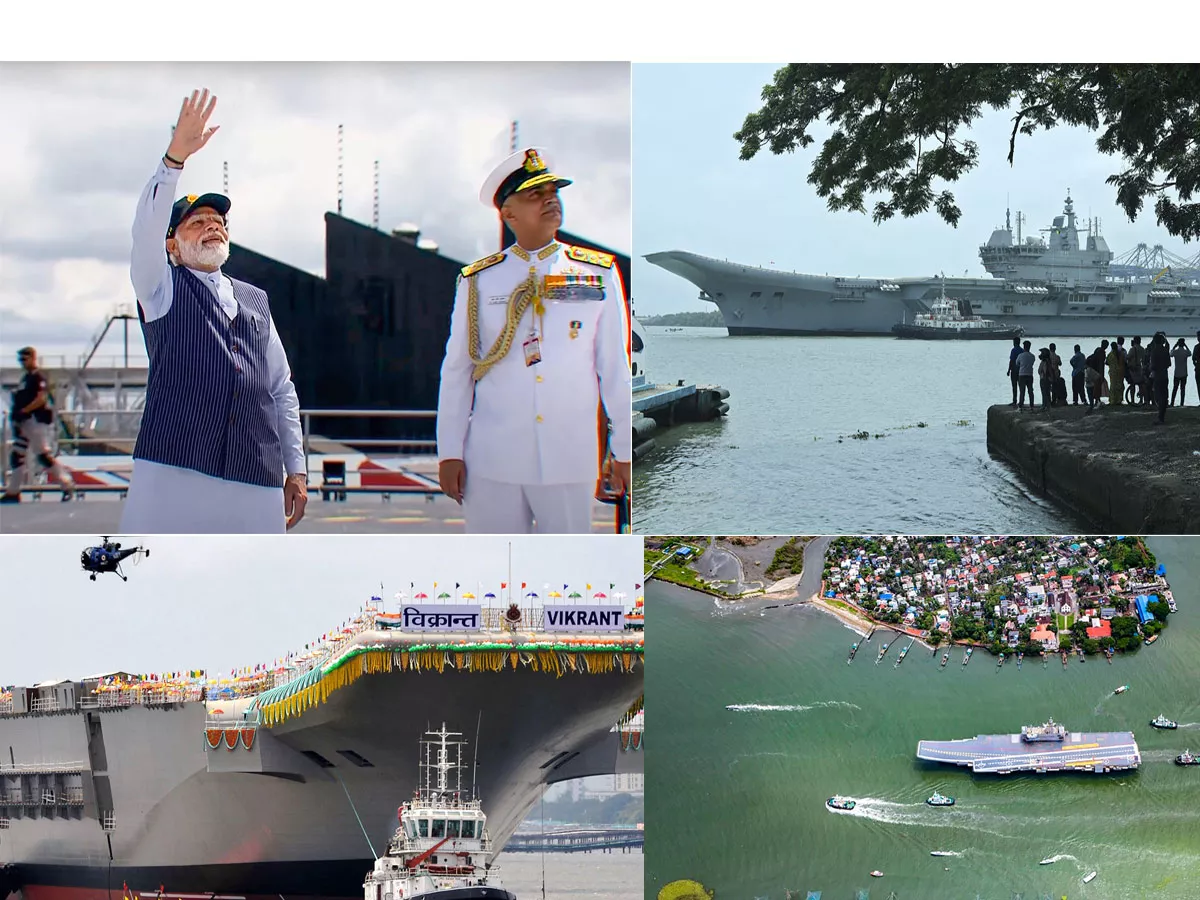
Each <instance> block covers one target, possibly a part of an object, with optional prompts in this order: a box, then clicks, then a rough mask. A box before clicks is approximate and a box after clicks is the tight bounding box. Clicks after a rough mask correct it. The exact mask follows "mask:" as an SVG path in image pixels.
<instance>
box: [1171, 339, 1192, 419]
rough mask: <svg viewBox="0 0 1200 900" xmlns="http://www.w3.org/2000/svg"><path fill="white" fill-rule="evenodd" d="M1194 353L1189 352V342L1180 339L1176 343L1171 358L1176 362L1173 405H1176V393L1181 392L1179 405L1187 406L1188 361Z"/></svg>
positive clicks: (1172, 396) (1172, 393)
mask: <svg viewBox="0 0 1200 900" xmlns="http://www.w3.org/2000/svg"><path fill="white" fill-rule="evenodd" d="M1191 356H1192V351H1190V350H1188V346H1187V341H1185V340H1184V339H1183V338H1180V339H1179V340H1177V341H1176V342H1175V349H1174V350H1172V351H1171V357H1172V358H1173V359H1174V360H1175V386H1174V387H1172V388H1171V405H1172V406H1174V405H1175V392H1176V391H1178V392H1179V405H1180V406H1187V379H1188V360H1189V359H1191Z"/></svg>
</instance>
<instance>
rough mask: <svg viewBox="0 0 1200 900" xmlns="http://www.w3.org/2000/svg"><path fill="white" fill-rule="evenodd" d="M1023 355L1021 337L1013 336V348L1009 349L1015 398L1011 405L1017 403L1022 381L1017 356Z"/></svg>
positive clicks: (1010, 378) (1010, 376)
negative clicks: (1018, 390)
mask: <svg viewBox="0 0 1200 900" xmlns="http://www.w3.org/2000/svg"><path fill="white" fill-rule="evenodd" d="M1020 355H1021V339H1020V338H1019V337H1015V338H1013V345H1012V349H1010V350H1009V351H1008V380H1009V381H1011V382H1012V391H1013V399H1012V403H1011V404H1010V405H1011V406H1016V405H1017V388H1018V386H1019V385H1020V381H1019V380H1018V376H1017V357H1018V356H1020Z"/></svg>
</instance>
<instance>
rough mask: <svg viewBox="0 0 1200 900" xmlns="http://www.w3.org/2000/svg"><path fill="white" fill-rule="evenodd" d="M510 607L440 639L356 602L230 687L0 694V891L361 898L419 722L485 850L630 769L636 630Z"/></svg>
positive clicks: (118, 684)
mask: <svg viewBox="0 0 1200 900" xmlns="http://www.w3.org/2000/svg"><path fill="white" fill-rule="evenodd" d="M514 609H515V608H514ZM514 609H510V610H508V611H507V612H506V611H505V610H503V609H500V610H491V611H485V612H491V613H494V614H495V615H494V616H493V617H492V619H491V620H488V619H487V618H486V616H485V618H484V619H483V620H481V627H480V630H478V631H476V632H470V631H462V630H459V631H455V632H452V633H450V632H448V633H444V634H442V633H438V634H429V633H416V634H414V633H410V632H403V631H400V630H398V628H397V627H396V624H395V622H394V621H392V620H389V619H388V618H387V617H386V616H380V615H376V614H373V613H371V612H369V611H368V612H367V613H364V614H363V615H362V616H360V617H359V618H358V619H356V620H354V621H353V622H352V624H351V627H349V628H347V629H345V630H344V631H342V632H340V633H339V634H337V635H330V636H329V641H328V642H327V644H328V646H327V647H325V646H324V645H323V648H322V649H320V650H318V651H312V652H309V653H306V654H303V655H302V656H299V657H297V658H291V657H289V659H288V660H287V661H286V664H285V665H283V666H282V667H277V668H275V669H274V670H271V669H270V668H269V667H263V668H256V669H255V670H254V671H253V674H252V675H251V674H249V673H247V674H244V675H243V676H242V677H241V678H240V679H237V680H235V681H234V683H233V684H228V683H226V682H227V681H228V680H226V681H223V682H212V681H208V682H203V683H201V682H198V681H197V680H196V679H194V678H189V677H187V676H192V675H197V674H199V673H187V676H183V677H182V678H181V679H180V680H178V681H176V680H172V679H163V680H147V679H145V678H142V677H140V676H130V675H127V674H124V673H109V674H107V675H104V676H97V677H94V678H90V679H82V680H79V681H61V682H52V683H51V682H47V683H44V684H40V685H36V686H34V687H32V688H22V687H16V688H13V689H12V690H11V691H9V692H8V699H7V700H6V701H5V702H4V703H3V705H0V894H3V895H7V894H8V891H9V890H18V891H19V892H20V894H21V895H23V897H24V900H121V898H122V896H123V892H124V889H125V885H128V888H129V891H130V893H131V895H135V896H136V895H140V897H141V898H142V900H149V898H151V897H154V898H158V900H232V898H237V900H268V898H269V900H278V898H279V897H283V898H286V900H305V898H312V900H316V898H322V900H329V898H339V900H340V898H346V900H349V898H355V900H358V898H361V897H362V884H363V878H364V876H365V875H366V873H367V872H368V871H370V870H371V867H372V865H373V863H374V859H375V857H376V855H377V854H378V853H381V852H382V851H383V850H384V848H385V847H386V844H387V839H388V837H389V836H390V835H391V834H392V832H393V831H394V830H395V827H396V811H397V808H398V807H399V806H400V804H401V802H402V801H403V800H405V799H406V798H408V797H409V796H411V794H412V792H413V790H414V789H415V788H416V786H417V784H418V755H417V753H416V752H414V748H415V747H417V746H418V740H419V738H420V737H421V736H422V734H423V733H424V732H425V730H426V728H427V726H428V725H429V723H432V722H438V723H440V722H447V723H453V724H454V727H456V728H457V729H458V730H460V731H462V732H464V733H466V734H468V735H470V737H471V740H472V743H473V745H474V746H476V747H477V748H478V758H477V761H476V762H477V776H476V779H475V783H476V785H477V788H478V796H479V797H480V799H481V800H482V801H483V802H484V803H485V804H486V805H487V808H488V810H489V825H490V830H491V834H492V838H493V841H494V845H495V846H496V847H498V848H499V847H503V845H504V843H505V841H507V840H508V837H509V836H510V835H511V834H512V832H513V831H514V830H515V829H516V827H517V825H518V824H519V823H520V822H521V821H522V819H523V818H524V816H525V815H526V813H527V812H528V811H529V810H530V809H531V808H532V806H533V805H534V803H535V802H536V801H537V799H538V797H539V796H540V795H541V792H542V790H543V789H544V787H545V786H546V785H548V784H553V783H555V782H558V781H562V780H566V779H571V778H579V777H583V776H588V775H599V774H606V773H616V772H629V771H641V766H642V761H641V757H642V754H641V753H640V752H630V750H633V749H638V748H640V746H641V742H640V740H638V741H631V740H628V739H627V735H626V734H625V730H623V728H622V725H621V723H623V725H624V729H628V728H629V727H630V725H631V722H632V720H634V719H637V720H639V721H638V722H637V723H636V725H637V727H639V728H640V719H641V716H640V710H641V697H642V678H643V665H642V660H643V640H642V634H643V632H641V631H640V630H617V631H615V632H614V633H607V634H576V633H563V632H553V633H548V632H547V631H546V630H545V628H544V626H543V624H542V622H541V621H540V619H539V613H540V612H541V610H538V609H532V610H516V611H515V612H514ZM514 616H515V619H514ZM435 624H436V623H435ZM175 674H176V675H178V674H179V673H175ZM246 679H249V684H250V685H251V687H250V688H248V689H242V690H237V689H236V688H237V686H238V683H239V682H241V681H244V680H246ZM614 723H618V725H617V726H614ZM476 732H478V735H476ZM639 737H640V735H639ZM0 900H3V897H0Z"/></svg>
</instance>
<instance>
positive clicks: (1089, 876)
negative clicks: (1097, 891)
mask: <svg viewBox="0 0 1200 900" xmlns="http://www.w3.org/2000/svg"><path fill="white" fill-rule="evenodd" d="M1095 877H1096V873H1095V872H1089V873H1088V874H1086V875H1084V876H1083V883H1084V884H1087V883H1088V882H1089V881H1091V880H1092V879H1093V878H1095Z"/></svg>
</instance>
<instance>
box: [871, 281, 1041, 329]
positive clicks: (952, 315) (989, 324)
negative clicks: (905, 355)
mask: <svg viewBox="0 0 1200 900" xmlns="http://www.w3.org/2000/svg"><path fill="white" fill-rule="evenodd" d="M906 319H907V317H906ZM892 333H893V334H894V335H896V337H900V338H918V339H920V340H926V341H941V340H992V341H997V340H1011V339H1012V338H1019V337H1020V336H1021V335H1023V334H1024V333H1025V329H1024V328H1022V327H1021V326H1020V325H999V324H997V323H996V322H993V321H992V320H991V319H981V318H980V317H979V316H977V315H975V314H973V313H972V312H971V304H970V301H968V300H959V299H955V298H951V297H947V296H946V279H945V278H943V279H942V291H941V296H939V297H938V299H937V300H935V301H933V303H931V304H930V305H929V312H927V313H917V314H916V315H915V316H913V320H912V322H908V321H904V322H900V323H898V324H896V325H893V326H892Z"/></svg>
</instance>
